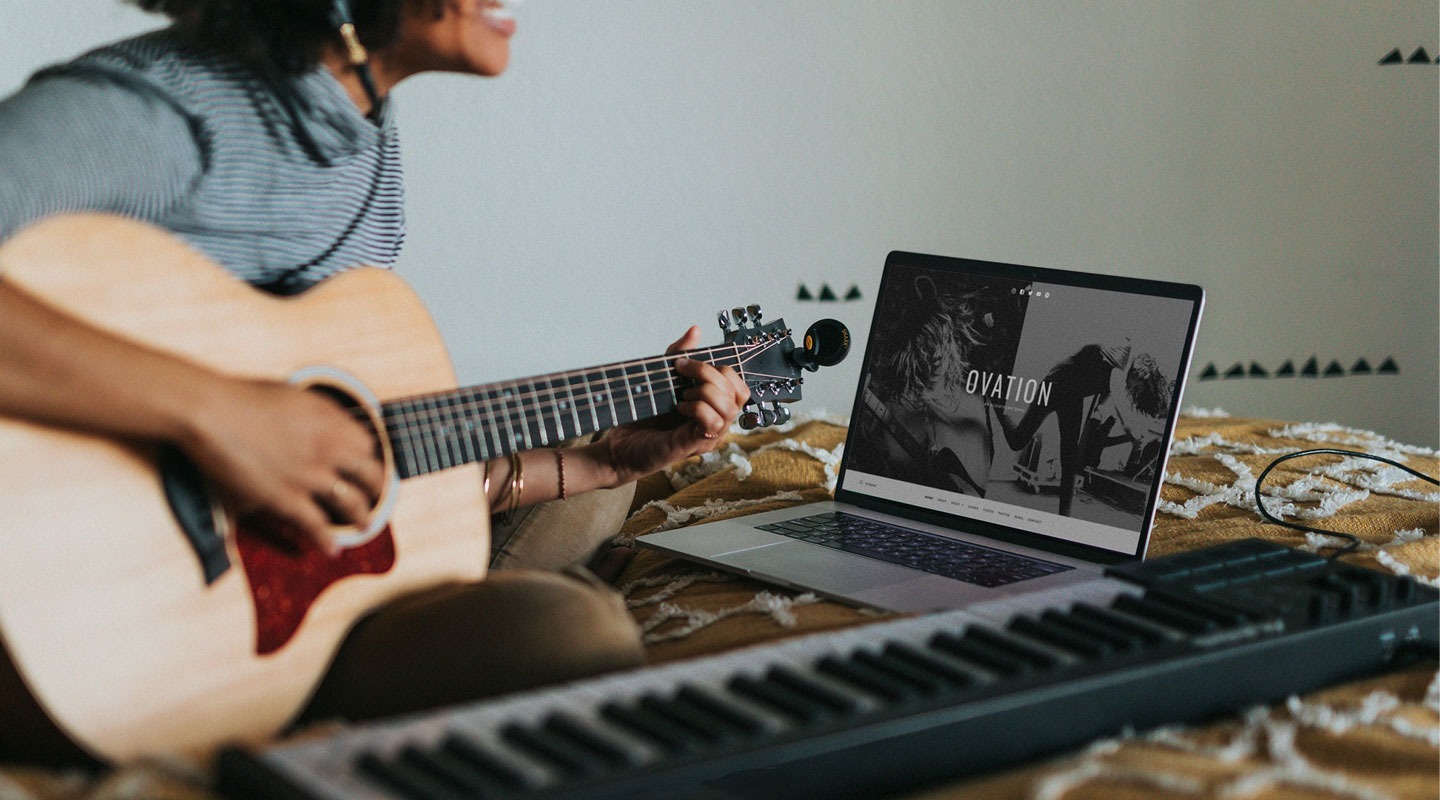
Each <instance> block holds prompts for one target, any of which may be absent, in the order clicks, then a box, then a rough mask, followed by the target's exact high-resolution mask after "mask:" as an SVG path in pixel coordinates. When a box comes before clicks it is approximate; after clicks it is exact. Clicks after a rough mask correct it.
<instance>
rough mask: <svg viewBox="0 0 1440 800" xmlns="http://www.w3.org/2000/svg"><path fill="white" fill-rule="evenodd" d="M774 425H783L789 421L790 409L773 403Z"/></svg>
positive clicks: (781, 404) (782, 404)
mask: <svg viewBox="0 0 1440 800" xmlns="http://www.w3.org/2000/svg"><path fill="white" fill-rule="evenodd" d="M774 409H775V424H776V425H784V424H785V423H787V422H789V421H790V407H789V406H787V405H785V404H784V403H775V404H774Z"/></svg>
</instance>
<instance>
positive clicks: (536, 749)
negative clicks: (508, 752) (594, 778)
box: [500, 722, 609, 778]
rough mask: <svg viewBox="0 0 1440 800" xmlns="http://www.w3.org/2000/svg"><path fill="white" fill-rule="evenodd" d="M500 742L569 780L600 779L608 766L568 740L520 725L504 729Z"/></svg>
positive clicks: (513, 724) (597, 757)
mask: <svg viewBox="0 0 1440 800" xmlns="http://www.w3.org/2000/svg"><path fill="white" fill-rule="evenodd" d="M500 738H501V739H504V740H505V742H506V743H507V744H509V745H512V746H514V747H515V748H516V749H517V750H520V751H521V752H523V753H525V754H526V755H528V756H532V757H534V758H535V759H536V760H537V761H539V762H540V763H541V764H543V765H545V766H547V767H550V768H551V769H553V770H554V771H555V772H558V773H560V774H561V775H562V776H564V777H567V778H580V777H588V776H591V775H598V774H600V773H603V772H605V770H606V768H607V767H608V766H609V765H608V764H607V763H606V762H605V760H604V759H603V758H601V757H600V756H598V755H596V754H595V753H593V752H591V751H590V750H588V749H586V748H583V747H580V746H579V745H577V744H575V743H574V742H571V741H570V740H569V739H566V738H563V737H557V736H551V735H547V734H545V733H543V732H541V731H538V730H535V729H533V728H530V727H527V726H525V725H521V724H519V723H513V722H512V723H510V724H509V725H506V726H505V727H503V728H501V729H500Z"/></svg>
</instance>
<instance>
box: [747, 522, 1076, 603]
mask: <svg viewBox="0 0 1440 800" xmlns="http://www.w3.org/2000/svg"><path fill="white" fill-rule="evenodd" d="M755 527H757V528H759V529H760V530H762V531H769V532H771V533H778V534H780V535H781V536H789V537H790V538H792V539H799V540H800V541H804V542H812V543H814V544H818V545H821V546H823V547H832V548H834V549H836V550H842V551H844V552H846V553H854V554H856V555H861V556H866V557H868V558H874V559H878V560H880V561H888V562H890V563H892V564H900V565H902V566H906V567H910V568H911V569H918V570H920V571H922V572H929V573H932V574H935V575H943V576H945V577H947V578H954V579H955V580H957V581H964V582H965V583H973V584H975V585H977V586H987V587H994V586H1004V585H1006V584H1009V583H1017V582H1019V581H1023V580H1029V579H1030V578H1039V577H1042V576H1045V575H1053V574H1055V573H1057V572H1065V571H1066V570H1070V569H1073V567H1067V566H1065V565H1064V564H1053V563H1051V562H1049V561H1042V560H1040V559H1037V558H1029V557H1026V556H1020V555H1016V554H1014V553H1006V552H1003V551H1000V550H992V549H991V548H988V547H982V546H980V545H976V544H970V543H968V542H960V541H956V540H954V539H947V538H945V537H943V536H935V535H933V534H928V533H921V532H920V531H916V530H911V529H909V528H901V527H899V526H896V525H889V524H886V523H884V522H876V521H875V520H872V519H866V518H864V517H857V516H855V515H853V514H846V513H843V512H839V511H829V512H826V513H823V514H815V515H812V516H809V517H799V518H797V519H789V520H785V521H784V522H775V523H771V524H769V525H756V526H755Z"/></svg>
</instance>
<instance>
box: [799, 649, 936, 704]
mask: <svg viewBox="0 0 1440 800" xmlns="http://www.w3.org/2000/svg"><path fill="white" fill-rule="evenodd" d="M815 670H816V671H817V672H821V673H824V674H825V675H826V676H828V677H831V678H835V679H837V680H839V681H841V682H843V683H848V684H850V685H851V686H855V687H857V688H859V689H862V690H864V691H866V692H869V693H871V694H873V695H876V696H878V697H881V698H883V699H885V700H887V701H889V702H892V703H899V702H903V701H906V700H912V699H914V698H915V697H916V695H917V694H918V692H916V690H915V688H914V687H912V686H910V685H909V684H907V683H905V682H904V681H902V680H900V679H899V678H897V677H895V676H894V675H892V674H890V673H887V672H884V671H883V670H878V669H876V668H874V667H871V666H868V665H866V664H862V663H858V662H856V661H855V660H853V659H849V658H840V657H838V656H825V657H824V658H822V659H820V660H819V661H818V662H816V664H815Z"/></svg>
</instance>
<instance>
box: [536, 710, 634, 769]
mask: <svg viewBox="0 0 1440 800" xmlns="http://www.w3.org/2000/svg"><path fill="white" fill-rule="evenodd" d="M541 729H542V730H544V731H545V732H546V733H547V734H551V735H553V736H558V737H561V738H564V739H568V740H570V741H571V742H573V743H574V744H576V745H578V746H580V747H583V748H585V749H587V750H590V751H592V752H594V753H595V754H596V755H598V756H600V757H601V758H602V759H604V760H605V761H607V762H609V763H610V765H611V766H616V767H622V766H633V765H635V764H637V763H639V762H640V761H641V756H639V755H637V754H636V753H633V752H631V751H629V750H626V749H625V748H624V747H622V746H620V745H619V744H617V743H616V741H615V740H614V739H613V738H611V739H607V738H605V737H604V736H601V735H600V734H599V733H596V732H595V731H594V730H593V729H591V728H589V727H587V726H586V725H585V723H584V722H581V721H580V720H578V719H576V718H575V717H573V716H571V715H570V714H568V713H565V712H556V713H554V714H551V715H550V716H549V717H548V718H546V720H545V722H544V723H542V724H541Z"/></svg>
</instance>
